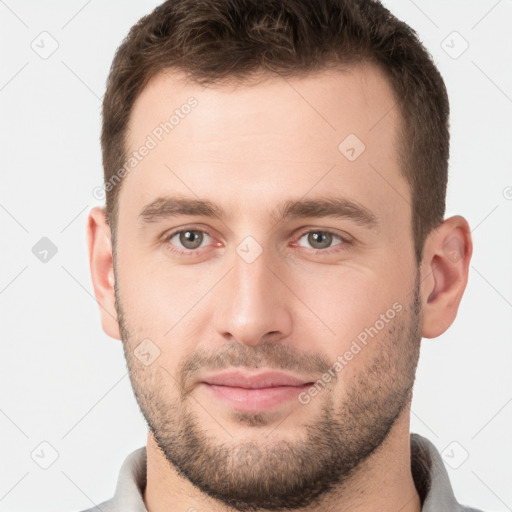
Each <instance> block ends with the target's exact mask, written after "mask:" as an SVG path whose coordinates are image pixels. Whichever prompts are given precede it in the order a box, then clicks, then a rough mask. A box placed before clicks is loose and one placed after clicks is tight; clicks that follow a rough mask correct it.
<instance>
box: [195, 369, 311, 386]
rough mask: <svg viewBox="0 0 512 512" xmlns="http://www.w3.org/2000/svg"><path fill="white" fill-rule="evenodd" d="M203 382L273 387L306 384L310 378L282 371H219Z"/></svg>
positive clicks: (220, 384) (221, 384)
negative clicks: (301, 377)
mask: <svg viewBox="0 0 512 512" xmlns="http://www.w3.org/2000/svg"><path fill="white" fill-rule="evenodd" d="M201 382H205V383H207V384H215V385H217V386H230V387H236V388H246V389H261V388H271V387H276V386H304V385H305V384H310V383H311V382H310V381H308V380H304V379H300V378H298V377H293V376H292V375H288V374H286V373H281V372H263V373H258V374H256V375H254V374H249V373H243V372H240V371H238V372H226V373H217V374H215V375H211V376H209V377H206V378H204V379H202V381H201Z"/></svg>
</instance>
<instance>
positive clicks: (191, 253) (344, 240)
mask: <svg viewBox="0 0 512 512" xmlns="http://www.w3.org/2000/svg"><path fill="white" fill-rule="evenodd" d="M187 231H197V232H199V233H205V234H206V235H208V236H209V237H210V238H212V239H213V238H214V237H213V235H212V234H211V233H210V232H209V231H208V230H206V229H195V228H193V227H190V228H182V229H178V230H176V231H172V232H171V233H169V234H168V235H166V236H165V237H164V243H165V244H167V247H169V249H170V250H171V251H172V252H173V253H175V254H178V255H179V256H192V257H194V256H198V255H201V254H202V252H201V251H200V249H205V247H199V248H197V249H186V250H180V249H177V248H176V247H175V246H174V245H173V244H172V243H170V240H171V239H172V238H173V237H175V236H176V235H179V234H180V233H185V232H187ZM309 233H322V234H329V235H332V236H333V237H336V238H339V239H340V240H341V243H338V244H335V245H333V246H332V247H328V248H326V249H313V248H307V247H305V249H308V251H309V252H310V253H313V254H319V253H322V254H331V253H333V252H340V251H343V250H346V246H350V245H352V243H353V242H352V240H351V239H349V238H346V237H343V236H341V235H340V234H338V233H336V232H335V231H331V230H329V229H306V230H304V231H302V232H301V233H300V235H299V236H298V237H297V238H296V241H295V242H294V246H297V247H302V246H299V245H298V242H299V240H300V239H301V238H302V237H303V236H304V235H307V234H309ZM338 246H342V248H338Z"/></svg>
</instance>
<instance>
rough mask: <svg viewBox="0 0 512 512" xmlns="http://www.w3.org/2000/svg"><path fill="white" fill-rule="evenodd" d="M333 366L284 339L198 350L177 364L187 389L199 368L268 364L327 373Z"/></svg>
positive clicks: (263, 365)
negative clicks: (283, 340) (213, 349)
mask: <svg viewBox="0 0 512 512" xmlns="http://www.w3.org/2000/svg"><path fill="white" fill-rule="evenodd" d="M331 366H332V362H330V361H329V360H328V359H327V358H326V357H325V356H322V355H320V354H318V353H311V352H306V353H303V352H299V351H297V350H296V349H295V348H293V347H291V346H290V345H285V344H283V343H282V342H266V343H262V344H259V345H254V346H248V345H243V344H241V343H231V344H229V345H226V346H224V347H222V348H220V349H218V350H215V351H206V350H204V349H202V350H199V351H196V352H194V353H193V354H191V355H190V356H189V357H187V358H186V359H185V360H184V361H183V362H182V363H181V364H180V365H179V368H178V376H179V384H180V387H181V389H182V390H183V391H184V392H185V393H186V392H187V390H189V388H190V386H191V384H192V383H193V381H194V379H195V377H196V375H197V373H198V372H199V371H200V370H202V371H203V370H208V371H211V370H224V369H227V368H232V367H243V368H251V369H258V368H268V369H273V370H280V371H286V370H288V371H297V372H305V373H307V374H313V375H315V374H318V375H319V376H320V375H322V374H324V373H326V372H327V371H328V370H329V368H330V367H331Z"/></svg>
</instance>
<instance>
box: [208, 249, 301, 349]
mask: <svg viewBox="0 0 512 512" xmlns="http://www.w3.org/2000/svg"><path fill="white" fill-rule="evenodd" d="M270 259H271V258H270V256H269V255H268V254H267V253H266V252H265V251H263V253H262V254H260V255H259V256H258V257H257V258H256V260H254V261H252V262H248V261H246V260H245V259H244V258H243V257H241V256H240V255H239V254H238V253H234V255H233V268H232V270H231V271H230V272H229V273H228V274H227V275H226V277H225V279H223V281H222V282H221V283H220V289H219V290H218V295H217V298H218V305H217V307H216V312H215V316H214V318H215V324H216V329H217V332H218V333H219V334H220V335H221V336H222V337H223V338H225V339H226V340H228V341H237V342H239V343H243V344H245V345H257V344H260V343H263V342H265V341H268V339H269V338H270V337H271V338H272V339H273V340H275V339H277V340H278V339H280V338H284V337H286V336H288V335H289V334H290V332H291V329H292V316H291V309H292V301H293V296H292V295H291V294H290V292H289V290H288V289H287V287H286V286H285V284H284V282H285V281H286V280H285V278H284V277H285V276H283V275H280V274H282V272H280V271H279V270H278V268H279V267H276V265H275V264H272V262H271V261H270ZM274 263H275V262H274ZM283 281H284V282H283Z"/></svg>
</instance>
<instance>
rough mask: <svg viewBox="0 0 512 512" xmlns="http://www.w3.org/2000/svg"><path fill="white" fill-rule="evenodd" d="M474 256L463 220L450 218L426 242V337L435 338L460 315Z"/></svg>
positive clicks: (455, 217) (467, 226) (424, 317)
mask: <svg viewBox="0 0 512 512" xmlns="http://www.w3.org/2000/svg"><path fill="white" fill-rule="evenodd" d="M472 253H473V244H472V240H471V231H470V229H469V225H468V223H467V221H466V219H464V218H463V217H461V216H459V215H457V216H454V217H450V218H449V219H446V220H445V221H444V222H443V223H442V224H441V225H440V226H438V227H437V228H436V229H435V230H434V231H433V232H432V233H431V234H430V235H429V237H428V238H427V240H426V241H425V247H424V257H423V261H422V270H421V272H422V279H421V283H422V284H421V288H422V290H421V295H422V298H423V299H422V300H423V305H422V309H423V325H422V336H423V337H425V338H435V337H437V336H439V335H441V334H442V333H443V332H445V331H446V329H448V327H450V325H451V324H452V323H453V321H454V320H455V317H456V316H457V311H458V308H459V304H460V301H461V299H462V295H463V294H464V290H465V288H466V285H467V281H468V271H469V262H470V259H471V256H472Z"/></svg>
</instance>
